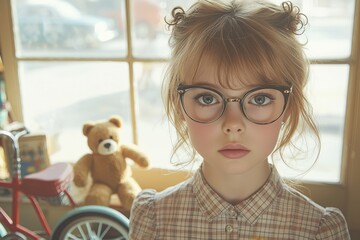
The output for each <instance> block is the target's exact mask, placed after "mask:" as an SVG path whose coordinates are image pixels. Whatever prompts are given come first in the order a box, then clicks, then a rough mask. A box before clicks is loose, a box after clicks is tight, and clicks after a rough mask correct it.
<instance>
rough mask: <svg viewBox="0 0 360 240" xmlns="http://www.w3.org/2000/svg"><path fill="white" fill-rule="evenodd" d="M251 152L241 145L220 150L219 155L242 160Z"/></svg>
mask: <svg viewBox="0 0 360 240" xmlns="http://www.w3.org/2000/svg"><path fill="white" fill-rule="evenodd" d="M249 152H250V150H249V149H247V148H245V147H243V146H240V145H227V146H225V147H223V148H222V149H220V150H219V153H220V154H221V155H223V156H224V157H226V158H230V159H235V158H242V157H244V156H245V155H247V154H248V153H249Z"/></svg>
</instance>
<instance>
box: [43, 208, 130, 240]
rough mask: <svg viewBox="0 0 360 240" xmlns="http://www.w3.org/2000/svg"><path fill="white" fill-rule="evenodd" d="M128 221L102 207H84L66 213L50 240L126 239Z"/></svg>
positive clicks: (118, 213) (109, 209)
mask: <svg viewBox="0 0 360 240" xmlns="http://www.w3.org/2000/svg"><path fill="white" fill-rule="evenodd" d="M128 234H129V220H128V218H126V217H125V216H124V215H123V214H121V213H120V212H118V211H116V210H114V209H112V208H108V207H103V206H84V207H79V208H75V209H74V210H72V211H70V212H68V213H67V214H66V215H65V216H64V217H63V218H62V219H61V220H60V222H59V223H58V224H57V225H56V226H55V228H54V231H53V233H52V235H51V238H50V239H54V240H58V239H63V240H70V239H103V240H110V239H111V240H115V239H117V240H122V239H128Z"/></svg>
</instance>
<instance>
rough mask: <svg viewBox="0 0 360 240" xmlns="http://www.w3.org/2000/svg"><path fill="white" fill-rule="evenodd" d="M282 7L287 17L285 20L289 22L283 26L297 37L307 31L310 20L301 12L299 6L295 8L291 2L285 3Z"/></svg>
mask: <svg viewBox="0 0 360 240" xmlns="http://www.w3.org/2000/svg"><path fill="white" fill-rule="evenodd" d="M282 7H283V9H284V13H285V14H286V15H287V17H286V18H285V19H287V22H286V23H284V24H285V26H283V27H284V28H285V29H286V30H287V31H288V32H290V33H293V34H295V35H301V34H303V33H304V31H305V26H306V25H307V24H308V19H307V17H306V16H305V14H303V13H301V12H300V9H299V8H298V7H297V6H294V5H293V4H292V3H291V2H283V3H282Z"/></svg>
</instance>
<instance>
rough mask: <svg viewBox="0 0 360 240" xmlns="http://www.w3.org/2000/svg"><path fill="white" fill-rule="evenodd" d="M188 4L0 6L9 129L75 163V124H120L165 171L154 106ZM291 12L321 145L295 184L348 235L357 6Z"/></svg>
mask: <svg viewBox="0 0 360 240" xmlns="http://www.w3.org/2000/svg"><path fill="white" fill-rule="evenodd" d="M272 1H274V2H276V3H280V2H281V1H280V0H272ZM191 2H192V0H187V1H183V0H108V1H103V0H92V1H89V0H74V1H73V0H28V1H22V0H1V1H0V16H1V21H0V49H1V54H2V58H3V61H4V65H5V73H4V76H5V81H6V89H7V96H8V98H9V100H10V102H11V104H12V108H13V114H14V117H15V119H17V120H21V121H24V122H25V124H26V126H27V127H28V128H29V129H31V130H32V131H41V132H46V133H47V134H48V140H49V141H50V142H51V143H52V152H53V154H52V155H51V156H50V159H51V161H53V162H56V161H76V160H77V159H79V158H80V157H81V156H82V155H83V154H84V153H85V152H87V151H88V147H87V143H86V139H85V137H84V136H83V135H82V131H81V129H82V124H83V123H84V122H86V121H92V120H98V119H105V118H108V117H109V116H110V115H112V114H118V115H120V116H121V117H122V118H123V120H124V123H125V124H124V126H123V132H122V135H123V137H124V138H123V139H124V142H134V143H137V144H139V145H140V147H141V148H142V149H143V150H145V151H147V152H148V153H149V155H150V157H151V158H152V161H153V165H154V167H162V168H168V167H169V168H170V167H171V165H170V162H169V158H170V154H171V141H170V140H169V139H171V135H172V130H171V129H169V128H168V124H167V120H166V118H165V116H164V112H163V107H162V100H161V97H160V85H161V81H162V77H163V74H164V69H165V66H166V61H167V58H168V56H169V48H168V42H167V41H168V33H167V32H166V31H165V24H164V22H163V17H164V16H165V15H169V13H170V11H171V9H172V8H173V7H174V6H176V5H182V6H184V7H186V6H189V5H190V4H191ZM294 3H295V5H297V6H299V7H300V8H301V9H302V11H303V12H304V13H305V14H306V15H307V16H308V18H309V22H310V26H309V28H308V30H307V31H306V35H305V36H304V37H301V39H300V40H301V41H307V40H308V44H307V47H306V48H307V49H306V52H307V55H308V56H309V57H310V59H311V63H312V65H311V73H310V82H309V85H308V87H307V91H308V94H309V99H310V101H311V102H312V103H313V106H314V111H315V115H316V120H317V122H318V124H319V126H320V130H321V138H322V149H321V154H320V157H319V160H318V162H317V163H316V164H315V166H314V167H313V168H312V169H311V171H310V172H309V173H308V174H306V175H305V176H302V177H301V179H302V180H307V181H315V182H320V183H321V184H316V183H314V184H308V185H307V187H308V188H309V189H310V190H312V191H311V192H312V197H313V198H314V199H315V200H317V201H318V202H321V203H322V204H324V205H331V206H337V207H339V208H341V209H342V210H343V211H344V212H345V213H346V217H347V219H348V223H349V226H350V227H351V228H352V229H353V230H354V231H360V227H357V226H359V225H360V223H359V218H358V215H359V214H360V209H359V208H358V206H357V202H358V201H360V200H359V199H360V198H359V196H358V194H356V192H357V191H358V184H359V183H360V181H359V178H358V177H357V176H358V174H357V172H356V169H358V168H359V167H360V166H359V162H360V161H359V158H360V157H359V155H360V152H359V149H358V147H357V146H360V139H359V138H360V131H359V129H360V126H359V122H360V113H359V110H358V106H359V104H360V97H359V92H360V90H359V89H360V85H359V82H360V79H359V76H360V63H359V55H360V52H359V51H360V49H359V48H360V47H359V39H360V36H359V35H360V33H359V29H360V17H359V15H360V10H359V8H360V6H359V5H360V3H359V1H358V0H343V1H337V0H309V1H308V0H294ZM310 147H311V146H310ZM309 165H311V162H306V161H305V162H301V161H299V162H294V166H293V167H295V168H298V169H300V170H304V169H306V168H307V167H309ZM280 171H281V173H282V174H283V175H285V176H289V177H295V176H297V175H298V174H299V172H298V171H295V170H291V169H289V168H287V167H286V166H281V165H280ZM324 182H326V183H329V184H328V185H323V184H322V183H324ZM344 186H346V187H344ZM329 195H331V196H333V197H332V198H328V197H326V196H329ZM324 196H325V197H324ZM346 209H349V211H346Z"/></svg>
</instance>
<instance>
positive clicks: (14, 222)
mask: <svg viewBox="0 0 360 240" xmlns="http://www.w3.org/2000/svg"><path fill="white" fill-rule="evenodd" d="M0 133H2V134H4V135H6V136H8V137H10V138H11V139H12V140H13V141H14V144H15V150H16V151H17V153H15V155H16V154H18V145H17V144H18V142H17V139H18V138H19V137H13V136H11V135H9V134H6V132H4V131H0ZM14 164H15V168H14V172H13V174H12V180H11V181H7V180H0V187H4V188H7V189H11V190H12V215H11V217H10V216H9V215H8V214H7V213H6V212H5V210H4V209H3V208H2V207H0V223H2V224H3V225H4V226H5V227H6V228H7V229H9V230H10V232H20V233H22V234H24V235H25V236H27V237H30V238H32V239H41V238H43V237H41V236H39V235H38V234H36V233H35V232H34V231H31V230H30V229H28V228H26V227H24V226H22V225H21V224H20V211H19V210H20V202H21V199H20V194H23V195H25V196H26V197H27V198H28V199H29V200H30V202H31V206H32V208H33V209H34V210H35V212H36V215H37V217H38V219H39V220H40V222H41V225H42V227H43V229H44V231H45V233H46V234H47V235H48V236H50V234H51V229H50V226H49V224H48V221H47V219H46V217H45V215H44V213H43V211H42V209H41V208H40V206H39V202H38V201H37V199H36V195H33V194H31V189H29V185H27V186H26V189H25V188H24V186H23V182H26V180H27V179H25V180H22V179H21V177H20V170H19V168H20V164H21V160H20V158H18V157H17V158H16V162H15V163H14ZM52 168H53V170H54V166H53V167H52ZM63 169H64V168H63V167H62V168H59V171H62V170H63ZM43 173H46V169H45V170H43ZM59 174H60V175H61V172H59ZM44 175H46V174H44ZM29 176H30V175H29ZM34 179H35V180H36V181H40V182H41V181H45V182H46V181H47V179H46V178H44V179H42V177H39V178H33V179H32V180H34ZM55 180H56V182H58V183H61V180H60V179H56V178H55ZM44 186H46V187H49V188H52V186H54V188H56V186H55V185H52V184H48V185H44ZM49 188H48V190H52V189H49ZM60 190H61V191H62V192H63V193H65V195H66V196H67V197H68V199H69V202H70V205H71V206H72V207H75V206H76V204H75V202H74V200H73V199H72V197H71V196H70V194H69V193H68V192H67V190H66V189H60ZM50 192H51V191H50ZM52 192H53V191H52Z"/></svg>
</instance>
